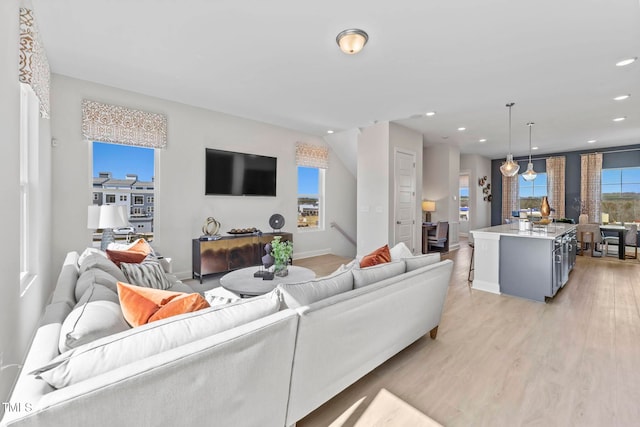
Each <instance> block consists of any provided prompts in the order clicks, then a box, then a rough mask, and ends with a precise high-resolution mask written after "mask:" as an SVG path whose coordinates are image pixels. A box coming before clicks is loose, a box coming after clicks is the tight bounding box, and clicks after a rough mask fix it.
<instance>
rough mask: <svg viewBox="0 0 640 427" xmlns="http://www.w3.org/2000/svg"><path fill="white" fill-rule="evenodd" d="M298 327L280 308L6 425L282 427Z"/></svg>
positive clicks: (53, 396)
mask: <svg viewBox="0 0 640 427" xmlns="http://www.w3.org/2000/svg"><path fill="white" fill-rule="evenodd" d="M297 324H298V316H297V315H296V313H295V312H294V311H293V310H284V311H280V312H278V313H275V314H272V315H269V316H267V317H264V318H262V319H258V320H256V321H253V322H250V323H247V324H245V325H241V326H238V327H236V328H233V329H230V330H228V331H224V332H222V333H219V334H216V335H213V336H210V337H207V338H204V339H202V340H199V341H196V342H193V343H190V344H187V345H184V346H181V347H178V348H175V349H172V350H170V351H166V352H163V353H160V354H156V355H154V356H151V357H148V358H146V359H142V360H139V361H137V362H135V363H132V364H129V365H127V366H123V367H121V368H118V369H115V370H113V371H110V372H107V373H104V374H101V375H98V376H95V377H93V378H91V379H89V380H86V381H82V382H80V383H77V384H74V385H71V386H69V387H65V388H63V389H60V390H56V391H53V392H51V393H48V394H47V395H45V396H43V397H42V399H41V400H40V401H39V402H38V403H37V405H34V407H35V410H34V411H33V412H32V413H30V414H28V415H27V416H25V417H23V418H21V419H19V420H15V421H14V423H10V424H8V425H10V426H43V425H46V426H82V425H91V426H114V425H140V426H142V425H212V424H216V425H233V426H252V425H261V426H283V425H284V423H285V416H286V407H287V400H288V396H289V380H290V377H291V365H292V361H293V351H294V344H295V343H294V341H295V335H296V330H297ZM141 397H144V398H141Z"/></svg>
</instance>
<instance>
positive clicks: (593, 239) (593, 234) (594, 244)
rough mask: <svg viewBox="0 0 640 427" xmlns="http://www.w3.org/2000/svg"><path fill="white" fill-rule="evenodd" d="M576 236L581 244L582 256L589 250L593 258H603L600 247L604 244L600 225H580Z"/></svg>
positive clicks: (577, 227)
mask: <svg viewBox="0 0 640 427" xmlns="http://www.w3.org/2000/svg"><path fill="white" fill-rule="evenodd" d="M576 234H577V238H578V242H579V246H578V247H579V248H580V254H581V255H584V253H585V251H586V250H587V248H588V249H589V250H590V252H591V256H592V257H594V256H597V257H600V256H602V252H600V251H599V250H598V249H599V246H598V245H600V244H601V243H602V242H603V238H602V233H601V232H600V224H595V223H589V224H584V223H583V224H578V225H577V226H576ZM587 245H588V246H587Z"/></svg>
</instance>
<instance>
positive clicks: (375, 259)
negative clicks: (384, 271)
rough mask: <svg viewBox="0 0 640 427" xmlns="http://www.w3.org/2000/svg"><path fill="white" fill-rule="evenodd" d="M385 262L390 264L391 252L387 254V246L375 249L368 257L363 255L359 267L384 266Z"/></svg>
mask: <svg viewBox="0 0 640 427" xmlns="http://www.w3.org/2000/svg"><path fill="white" fill-rule="evenodd" d="M385 262H391V252H389V245H384V246H383V247H381V248H378V249H376V250H375V251H373V252H371V253H370V254H368V255H365V256H363V257H362V259H361V260H360V267H362V268H365V267H371V266H374V265H378V264H384V263H385Z"/></svg>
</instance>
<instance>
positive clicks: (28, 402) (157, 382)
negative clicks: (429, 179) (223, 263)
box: [0, 253, 453, 427]
mask: <svg viewBox="0 0 640 427" xmlns="http://www.w3.org/2000/svg"><path fill="white" fill-rule="evenodd" d="M77 259H78V255H77V254H76V253H70V254H69V255H68V256H67V259H66V260H65V264H64V266H63V268H62V271H61V273H60V276H59V279H58V284H57V286H56V289H55V291H54V294H53V297H52V302H51V303H50V304H49V305H48V306H47V308H46V312H45V314H44V316H43V319H42V322H41V326H40V327H39V329H38V330H37V332H36V335H35V337H34V340H33V343H32V346H31V349H30V351H29V354H28V356H27V359H26V361H25V363H24V367H23V369H22V372H21V374H20V376H19V378H18V382H17V384H16V386H15V388H14V391H13V394H12V397H11V399H10V402H11V404H13V405H14V407H17V406H18V405H17V404H18V403H19V404H20V405H19V406H20V408H21V409H22V411H11V412H8V413H7V414H6V415H5V417H4V418H3V420H2V422H0V426H2V427H4V426H65V427H69V426H86V425H92V426H115V425H118V426H155V425H158V426H160V425H162V426H164V425H181V426H201V425H207V426H225V427H226V426H234V427H236V426H289V425H293V424H295V422H296V421H298V420H300V419H301V418H302V417H304V416H305V415H307V414H308V413H310V412H311V411H313V410H314V409H316V408H317V407H319V406H320V405H322V404H323V403H324V402H326V401H327V400H329V399H330V398H331V397H333V396H335V395H336V394H337V393H339V392H340V391H341V390H343V389H344V388H346V387H347V386H349V385H350V384H352V383H354V382H355V381H356V380H358V379H359V378H361V377H362V376H363V375H365V374H366V373H367V372H369V371H371V370H372V369H374V368H375V367H376V366H378V365H380V364H381V363H383V362H384V361H385V360H387V359H388V358H390V357H391V356H393V355H394V354H396V353H397V352H398V351H400V350H402V349H403V348H405V347H406V346H407V345H409V344H411V343H412V342H413V341H415V340H417V339H419V338H420V337H421V336H423V335H425V334H426V333H427V332H431V337H432V338H435V336H436V332H437V327H438V324H439V322H440V317H441V314H442V307H443V305H444V300H445V297H446V292H447V287H448V283H449V279H450V276H451V272H452V265H453V263H452V262H451V261H448V260H445V261H441V262H440V261H439V255H438V254H435V255H429V256H422V257H415V258H413V259H406V260H399V261H395V262H391V263H388V265H383V266H375V267H371V268H367V269H362V270H359V269H350V268H342V269H341V271H338V272H336V273H334V274H333V275H331V276H328V277H326V278H322V279H318V280H315V281H311V282H306V283H301V284H295V285H287V286H279V287H278V288H277V289H276V290H275V291H274V292H272V293H270V294H267V295H264V296H261V297H255V298H250V299H243V300H241V301H237V302H234V303H231V304H228V305H225V306H216V307H212V308H207V309H203V310H199V311H196V312H194V313H188V314H183V315H178V316H174V317H170V318H167V319H162V320H159V321H157V322H152V323H149V324H146V325H143V326H140V327H136V328H132V329H129V330H125V331H121V332H116V333H114V334H111V335H108V336H105V337H100V338H97V339H96V340H94V341H91V342H88V343H86V344H83V345H80V346H79V347H77V348H75V349H73V350H71V351H70V352H64V353H62V355H61V354H60V350H59V345H60V339H59V338H60V331H61V328H62V323H63V322H64V319H65V318H66V317H67V315H68V313H69V312H71V309H72V307H73V303H74V302H75V301H76V300H77V299H76V298H75V297H74V294H75V289H74V288H75V287H76V281H77V280H78V267H77ZM407 269H408V270H410V271H407ZM172 288H174V289H178V288H181V289H184V290H185V291H188V289H187V288H188V286H186V285H184V284H182V283H180V282H176V281H175V280H174V283H173V286H172ZM256 310H257V311H256ZM221 324H223V325H222V326H221ZM225 325H226V326H225ZM140 337H146V338H140ZM113 345H116V346H117V347H115V349H116V350H115V351H114V349H113V348H110V346H113ZM155 346H158V347H157V349H154V348H155ZM148 347H152V348H148ZM109 348H110V350H109ZM105 349H106V350H105ZM94 357H95V360H94ZM127 357H129V359H127ZM83 358H84V359H83ZM52 359H53V361H54V363H52V362H51V361H52ZM61 360H62V362H61ZM83 360H84V362H83ZM87 360H90V361H91V363H89V365H91V366H92V367H94V366H95V367H97V368H96V369H97V371H98V372H97V373H96V374H95V375H89V376H88V377H82V376H79V374H78V373H77V372H76V371H74V369H75V367H77V366H80V367H81V368H82V369H85V370H86V369H87V367H86V366H82V365H83V363H84V365H86V364H87V363H86V361H87ZM43 369H44V372H43ZM47 369H49V370H48V371H47ZM82 369H81V370H82ZM33 372H38V373H39V374H40V376H41V377H43V378H47V381H51V378H57V379H56V380H57V381H62V383H60V384H63V385H61V386H59V387H58V388H54V387H52V386H51V385H50V384H49V383H48V382H47V381H44V380H43V379H40V378H38V376H36V375H34V374H33ZM52 372H53V373H52ZM67 384H69V385H67Z"/></svg>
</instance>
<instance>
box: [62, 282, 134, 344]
mask: <svg viewBox="0 0 640 427" xmlns="http://www.w3.org/2000/svg"><path fill="white" fill-rule="evenodd" d="M127 329H129V325H128V324H127V322H126V321H125V320H124V317H123V316H122V310H120V305H119V304H118V296H117V295H116V294H115V293H114V292H113V291H111V290H109V289H108V288H106V287H104V286H102V285H97V284H93V285H92V286H91V288H90V289H88V290H87V292H85V295H83V296H82V298H81V300H80V301H79V302H78V304H77V305H76V307H75V308H74V309H73V311H71V313H69V315H68V316H67V317H66V319H65V320H64V322H63V323H62V328H61V329H60V340H59V343H58V348H59V350H60V353H64V352H65V351H68V350H71V349H72V348H76V347H79V346H81V345H82V344H86V343H88V342H91V341H93V340H95V339H98V338H102V337H106V336H108V335H112V334H115V333H117V332H122V331H126V330H127Z"/></svg>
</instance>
